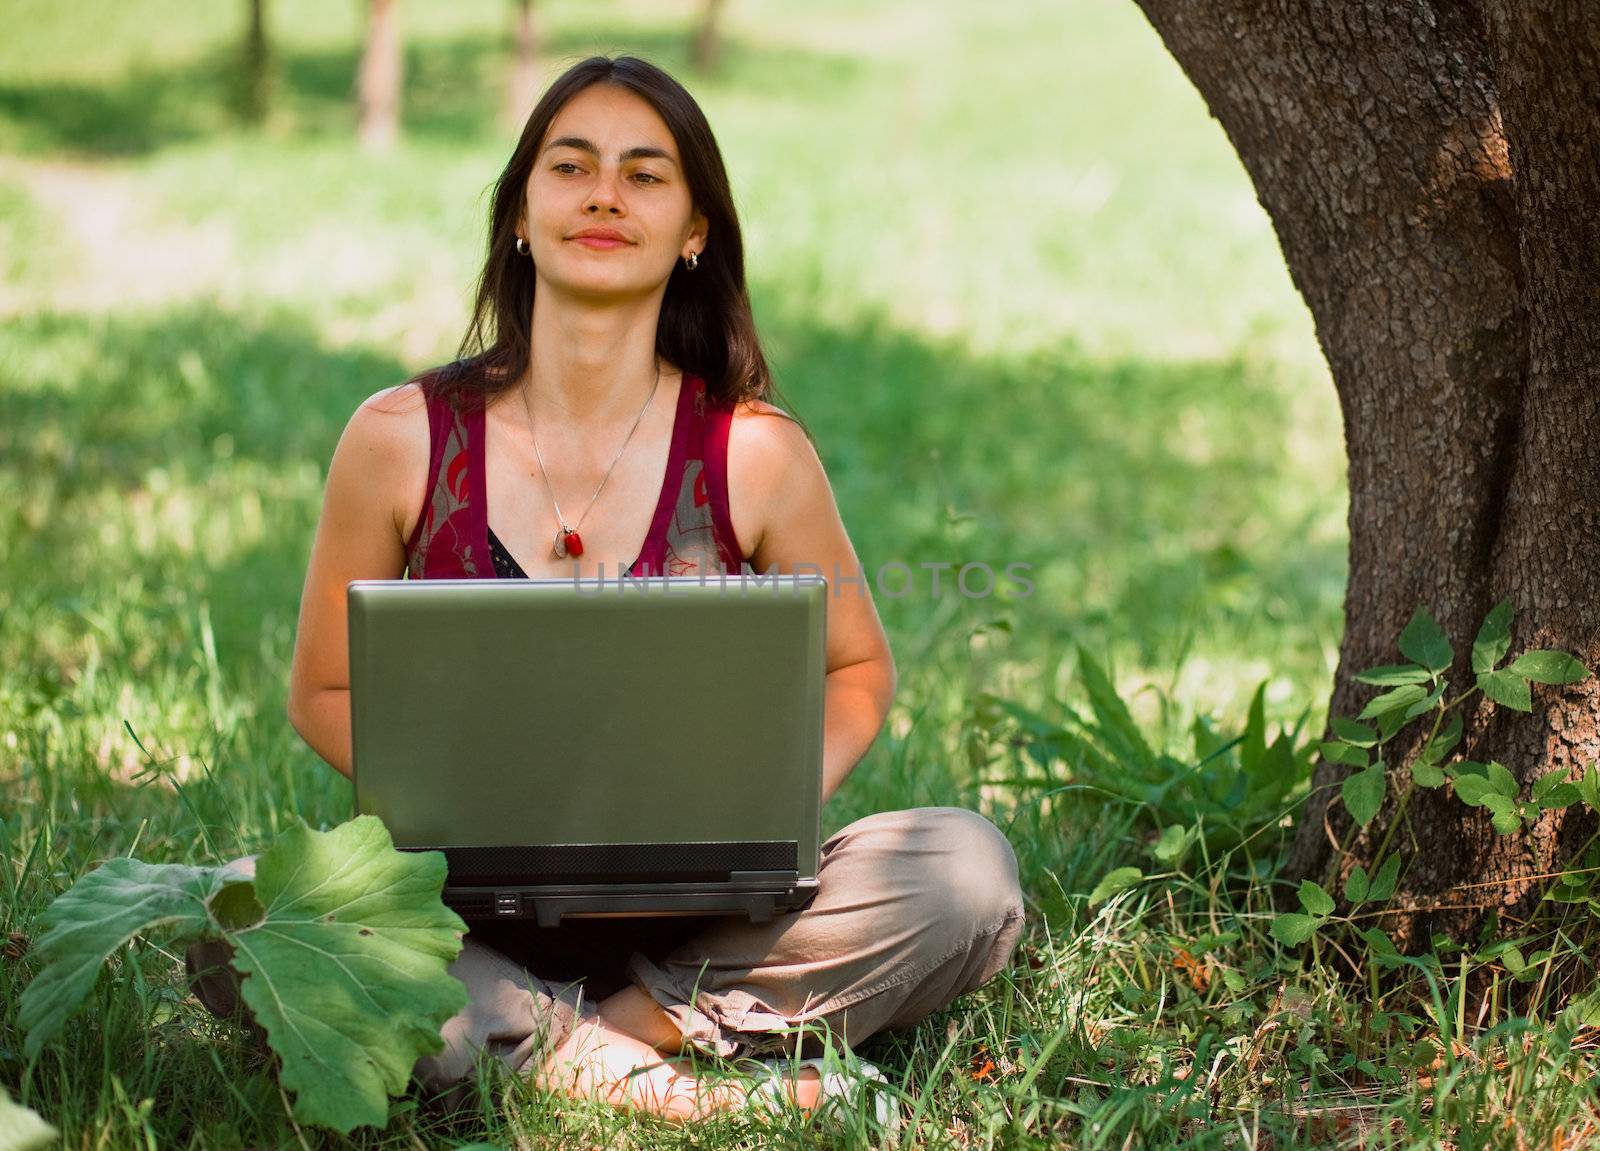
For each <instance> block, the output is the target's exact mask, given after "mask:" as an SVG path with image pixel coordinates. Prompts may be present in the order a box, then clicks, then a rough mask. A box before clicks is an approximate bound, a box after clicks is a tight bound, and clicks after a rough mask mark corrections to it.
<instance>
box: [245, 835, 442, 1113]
mask: <svg viewBox="0 0 1600 1151" xmlns="http://www.w3.org/2000/svg"><path fill="white" fill-rule="evenodd" d="M444 878H445V860H444V855H443V854H442V853H441V852H437V851H428V852H402V851H396V850H395V848H394V844H393V841H392V840H391V839H390V837H389V831H388V829H387V828H386V827H385V826H384V825H383V823H382V821H381V820H379V819H378V818H377V817H375V816H370V815H364V816H359V817H357V818H356V819H353V820H351V821H350V822H348V823H345V824H341V825H340V826H338V827H336V828H334V829H333V830H331V831H327V832H317V831H312V830H311V829H310V828H309V827H307V826H306V825H305V824H304V823H300V824H299V825H298V826H296V827H293V828H291V829H290V830H289V831H288V832H287V833H286V834H285V835H284V836H282V837H281V838H280V839H279V840H278V842H277V843H276V844H274V845H273V846H272V848H271V849H269V850H268V851H266V852H263V853H262V854H261V856H260V857H259V858H258V859H257V861H256V877H255V897H256V900H257V902H258V903H259V904H260V906H261V907H262V909H263V912H264V914H263V918H262V919H261V920H260V922H258V923H255V924H254V925H252V926H249V927H245V928H243V929H241V930H238V931H231V932H229V933H227V939H228V941H229V942H230V943H232V944H233V949H234V956H233V960H232V963H233V966H234V967H235V968H236V969H237V970H238V971H239V973H240V974H241V975H242V976H243V977H244V978H243V980H242V981H241V984H240V994H241V995H242V996H243V998H244V1001H245V1003H246V1004H248V1005H249V1007H250V1009H251V1010H252V1011H253V1012H254V1013H255V1017H256V1021H257V1022H259V1023H260V1024H261V1025H262V1026H263V1027H264V1028H265V1029H266V1032H267V1041H268V1042H269V1043H270V1044H271V1046H272V1049H273V1050H274V1051H275V1052H277V1054H278V1057H279V1058H280V1059H281V1060H282V1062H283V1068H282V1071H281V1072H280V1079H281V1081H282V1083H283V1086H284V1087H285V1088H287V1089H288V1090H290V1091H292V1092H294V1094H295V1103H294V1114H295V1117H296V1118H297V1119H299V1120H300V1121H301V1122H303V1123H315V1124H318V1125H320V1126H324V1127H329V1128H332V1129H334V1130H336V1131H339V1132H341V1133H344V1134H348V1133H349V1132H350V1131H351V1130H352V1129H354V1128H356V1127H358V1126H361V1125H363V1124H372V1125H374V1126H382V1125H383V1124H384V1123H385V1122H386V1121H387V1118H388V1113H389V1111H388V1098H389V1096H391V1095H398V1094H400V1093H401V1092H402V1091H404V1090H405V1088H406V1086H407V1084H408V1083H409V1082H410V1078H411V1069H412V1067H413V1065H414V1064H415V1063H416V1061H417V1059H418V1058H420V1057H421V1056H423V1055H428V1054H434V1053H436V1052H438V1051H439V1050H440V1049H441V1048H442V1047H443V1043H444V1041H443V1038H442V1036H441V1034H440V1032H441V1029H442V1028H443V1026H444V1023H445V1021H446V1020H447V1019H449V1018H450V1016H452V1015H454V1014H455V1013H456V1012H457V1011H459V1010H460V1009H461V1008H462V1007H464V1006H465V1005H466V1002H467V991H466V988H465V987H464V986H463V985H462V983H461V981H460V980H458V979H456V978H455V977H454V976H452V975H451V974H450V973H449V972H448V971H447V970H446V968H447V966H448V964H449V963H450V961H451V960H452V959H454V958H455V957H456V956H457V955H458V954H459V953H460V951H461V937H462V935H463V934H464V933H465V932H466V929H467V927H466V924H465V923H463V922H462V921H461V918H460V917H459V916H457V915H456V914H455V912H453V911H451V910H450V909H449V908H447V907H446V906H445V905H444V903H443V901H442V900H441V899H440V898H439V896H440V892H441V890H442V889H443V886H444Z"/></svg>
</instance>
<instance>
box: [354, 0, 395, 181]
mask: <svg viewBox="0 0 1600 1151" xmlns="http://www.w3.org/2000/svg"><path fill="white" fill-rule="evenodd" d="M398 9H399V3H398V0H368V8H367V47H366V50H365V51H364V52H363V53H362V55H361V73H360V76H359V78H358V87H359V91H360V98H361V132H360V136H361V143H362V145H363V146H364V147H367V148H373V149H384V148H388V147H389V146H391V145H392V144H393V143H394V141H395V139H396V137H398V136H399V135H400V84H401V81H402V80H403V78H404V72H405V66H404V59H403V57H402V55H401V52H400V13H399V11H398Z"/></svg>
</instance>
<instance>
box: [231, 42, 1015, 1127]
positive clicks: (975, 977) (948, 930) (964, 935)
mask: <svg viewBox="0 0 1600 1151" xmlns="http://www.w3.org/2000/svg"><path fill="white" fill-rule="evenodd" d="M770 388H771V384H770V378H769V375H768V371H767V366H766V362H765V360H764V358H763V356H762V353H761V349H760V344H759V342H758V340H757V337H756V332H755V328H754V324H753V321H752V318H751V313H750V307H749V302H748V296H747V293H746V288H745V279H744V261H743V248H742V243H741V239H740V233H739V223H738V219H737V216H736V215H735V212H734V207H733V203H732V198H731V195H730V192H729V189H728V180H727V175H726V172H725V171H724V168H723V164H722V158H721V154H720V152H719V150H718V148H717V144H716V141H715V139H714V138H713V136H712V134H711V129H710V127H709V125H708V124H707V123H706V120H705V117H704V115H703V114H702V112H701V111H700V109H699V107H698V106H697V105H696V104H695V102H694V100H693V98H692V97H691V96H690V95H689V94H688V92H687V91H685V90H684V89H683V87H682V86H680V85H679V84H678V83H677V82H676V81H674V80H673V79H672V78H671V77H669V76H668V75H667V74H666V73H664V72H663V71H661V70H660V69H658V68H656V67H654V66H653V65H651V64H648V63H646V62H644V61H642V60H639V59H635V58H632V57H620V58H618V59H615V60H612V59H607V58H604V57H593V58H590V59H587V60H584V61H582V62H581V63H579V64H577V65H575V66H574V67H573V68H571V69H570V70H569V71H567V72H566V73H565V74H564V75H563V76H562V77H561V78H560V79H558V80H557V81H556V82H555V83H554V84H553V85H552V86H551V88H550V89H549V91H548V92H547V93H546V94H545V95H544V97H543V99H542V100H541V101H540V102H539V105H538V107H536V108H535V109H534V111H533V113H532V115H531V116H530V118H529V120H528V123H527V125H526V127H525V128H524V130H523V133H522V136H521V139H520V140H519V141H518V144H517V147H516V150H515V152H514V153H513V154H512V156H511V160H510V162H509V164H508V165H507V166H506V169H505V171H504V173H502V175H501V177H500V180H499V183H498V184H497V186H496V190H495V195H494V201H493V207H492V209H491V218H490V230H489V251H488V259H487V263H486V265H485V267H484V271H483V275H482V279H481V281H480V285H479V290H478V297H477V306H476V309H475V315H474V318H473V323H472V325H471V326H470V327H469V330H468V336H467V339H466V341H464V343H463V348H462V353H461V358H459V359H458V360H457V361H456V362H454V363H452V364H450V365H448V366H446V367H445V368H442V369H439V370H436V371H434V372H431V373H428V374H426V375H424V376H423V377H421V378H419V379H418V380H415V381H412V382H410V383H407V384H405V385H402V386H400V387H398V388H395V389H391V390H389V391H385V392H381V393H379V394H377V395H375V396H373V397H371V398H370V399H368V400H367V401H366V402H364V403H363V404H362V405H361V407H360V409H359V410H358V411H357V412H356V413H355V415H354V416H353V417H352V419H351V420H350V423H349V426H348V427H347V428H346V429H345V432H344V435H343V437H342V438H341V439H340V441H339V445H338V448H337V450H336V451H335V453H334V456H333V462H332V465H331V467H330V470H329V473H328V482H327V491H326V496H325V503H324V507H323V513H322V517H321V520H320V522H319V524H318V527H317V534H316V540H315V543H314V545H313V548H312V554H311V561H310V569H309V571H308V572H307V575H306V584H305V591H304V597H303V600H302V604H301V614H300V623H299V631H298V635H297V638H296V647H295V657H294V667H293V671H292V675H291V684H290V693H289V714H290V718H291V720H292V721H293V723H294V725H295V727H296V728H297V729H298V730H299V732H300V733H301V735H302V736H304V738H305V739H306V741H307V742H308V743H309V744H310V745H311V746H312V747H313V748H314V749H315V750H316V751H317V752H318V754H320V755H321V756H322V757H323V758H324V759H326V760H327V761H328V762H329V763H330V764H332V765H333V766H334V767H335V768H337V769H338V770H339V771H341V772H343V773H345V774H347V775H348V774H349V773H350V756H351V752H350V712H349V673H348V667H347V656H346V650H347V649H346V618H345V595H344V589H345V585H346V583H347V582H348V581H350V580H352V579H358V578H395V577H398V576H400V575H401V573H402V572H406V571H409V574H410V575H411V577H412V578H423V579H433V578H447V579H448V578H497V577H498V578H514V577H519V576H563V577H570V576H574V575H578V576H583V577H589V576H596V575H603V574H604V572H606V571H610V572H612V573H613V574H615V573H616V572H617V571H618V568H619V566H621V567H625V568H626V569H627V571H628V573H629V574H630V575H633V576H638V575H647V574H648V575H659V574H685V573H693V572H697V571H701V572H713V573H714V572H718V571H731V572H737V571H739V570H741V568H742V567H743V565H745V564H749V565H750V566H751V567H753V568H754V569H756V570H758V571H763V572H766V571H770V570H772V569H774V568H776V569H777V570H779V571H784V572H787V571H791V570H794V569H795V568H796V567H797V566H798V565H804V564H812V565H816V568H817V569H818V570H821V571H822V572H824V573H825V574H827V573H837V572H844V573H847V574H859V562H858V560H857V558H856V554H855V551H854V549H853V547H852V546H851V543H850V540H849V537H848V536H847V534H846V532H845V529H844V526H843V524H842V523H841V522H840V519H839V514H838V511H837V508H836V507H835V504H834V501H833V496H832V492H831V490H830V488H829V485H828V481H827V478H826V476H825V475H824V472H823V469H822V465H821V463H820V461H819V460H818V457H817V454H816V452H815V451H814V450H813V448H812V446H811V443H810V441H809V439H808V438H807V435H806V433H805V431H804V430H803V429H802V428H801V427H800V425H799V424H797V423H796V422H795V421H794V420H792V419H791V418H789V417H788V416H787V415H786V414H785V413H784V412H783V411H782V410H781V409H779V408H777V407H775V406H773V405H772V404H770V403H768V402H766V401H765V400H764V399H763V398H762V397H763V396H765V395H768V394H770ZM619 560H620V561H623V562H622V563H621V564H620V565H619V563H618V561H619ZM602 565H604V566H602ZM852 586H853V587H854V588H855V594H851V593H850V592H849V591H846V592H843V593H841V592H839V591H838V590H837V588H836V589H835V594H834V597H833V599H832V601H831V602H830V604H829V607H828V633H827V669H828V671H827V680H826V704H825V736H824V745H825V748H824V757H823V758H824V765H823V797H824V800H826V798H827V796H828V795H830V794H831V793H832V792H833V791H834V790H835V789H836V788H837V787H838V786H839V784H840V783H841V782H842V781H843V780H844V778H845V776H846V775H847V774H848V773H849V771H850V770H851V768H853V767H854V766H855V764H856V762H857V761H858V760H859V759H860V758H861V757H862V755H864V754H865V752H866V751H867V749H868V747H869V746H870V745H871V743H872V741H873V739H874V738H875V736H876V734H877V732H878V730H879V728H880V727H881V725H882V723H883V720H884V718H885V716H886V714H887V712H888V709H889V705H890V702H891V699H892V697H893V693H894V684H895V671H894V663H893V659H892V657H891V655H890V651H889V645H888V642H887V640H886V638H885V636H884V632H883V628H882V626H881V624H880V622H879V620H878V617H877V614H876V611H875V609H874V608H873V605H872V600H871V598H870V595H869V594H866V593H865V590H864V586H863V585H852ZM450 654H451V653H441V655H443V656H445V657H448V656H449V655H450ZM241 863H242V864H243V865H244V866H246V867H247V868H248V867H249V863H250V861H241ZM818 880H819V884H820V888H819V892H818V895H817V897H816V899H815V900H814V902H813V903H812V905H811V906H810V907H808V908H806V909H805V910H803V911H800V912H793V913H789V914H785V915H780V916H778V917H776V918H775V919H774V920H773V921H772V922H770V923H765V924H754V923H750V922H747V921H744V920H738V919H731V918H722V919H717V918H706V919H695V920H688V921H684V920H664V921H662V920H658V921H644V922H645V926H643V927H642V926H641V921H639V920H629V921H620V922H619V921H609V922H606V921H583V922H579V923H575V924H571V925H563V926H562V927H561V928H557V929H553V930H550V929H546V930H541V929H538V928H531V927H523V926H520V925H516V924H512V925H509V926H508V925H505V924H483V925H481V926H475V927H474V928H473V930H472V932H471V933H470V934H469V935H468V936H467V938H466V940H465V941H464V946H463V951H462V953H461V955H460V957H459V958H458V959H457V960H456V962H455V963H454V964H452V966H451V970H452V972H453V973H454V974H456V975H457V976H458V977H459V978H461V979H462V981H463V982H464V983H465V984H466V985H467V987H468V990H469V992H470V993H471V997H472V998H471V1003H470V1004H469V1006H468V1007H467V1008H466V1009H465V1010H463V1012H462V1013H461V1014H460V1015H458V1016H456V1017H455V1018H453V1019H451V1020H450V1021H449V1022H448V1023H447V1025H446V1026H445V1028H444V1036H445V1038H446V1040H447V1047H446V1049H445V1051H444V1052H443V1053H441V1054H440V1055H438V1056H431V1057H428V1058H425V1059H422V1060H420V1061H419V1062H418V1064H417V1066H416V1070H415V1074H416V1077H417V1078H418V1079H419V1080H420V1081H421V1082H422V1083H423V1084H424V1085H425V1086H428V1087H432V1088H447V1087H456V1086H457V1085H460V1084H462V1083H463V1081H464V1079H465V1077H466V1076H467V1075H468V1073H469V1071H470V1070H471V1067H472V1064H473V1061H474V1060H475V1058H476V1057H477V1055H478V1053H479V1052H480V1051H481V1050H484V1049H488V1050H490V1051H492V1052H493V1053H494V1054H496V1055H498V1056H499V1057H500V1058H501V1059H502V1060H504V1061H505V1063H506V1064H507V1065H508V1066H509V1067H511V1068H512V1069H513V1070H514V1071H518V1072H522V1073H525V1074H530V1075H532V1076H534V1077H535V1078H536V1079H538V1080H539V1081H541V1082H543V1083H545V1084H547V1085H550V1086H552V1087H554V1088H557V1089H560V1090H564V1091H568V1092H571V1093H573V1094H578V1095H589V1096H596V1097H600V1098H604V1099H607V1100H610V1101H612V1102H614V1103H619V1104H629V1105H632V1106H636V1107H640V1108H644V1109H647V1110H652V1111H655V1112H658V1113H660V1114H663V1115H667V1116H670V1117H674V1118H680V1119H681V1118H687V1117H689V1116H692V1115H698V1114H702V1113H704V1112H706V1111H707V1110H710V1109H713V1108H716V1107H721V1106H727V1105H730V1104H734V1103H738V1102H739V1101H740V1100H741V1099H742V1098H743V1094H742V1092H741V1091H739V1090H738V1089H736V1088H733V1087H727V1086H723V1087H718V1088H716V1089H713V1088H712V1087H711V1086H710V1085H708V1084H705V1083H701V1082H700V1081H699V1080H698V1079H697V1078H696V1077H695V1076H694V1074H692V1072H691V1071H690V1070H689V1069H688V1068H687V1066H686V1064H685V1063H684V1062H683V1061H679V1060H672V1059H664V1058H663V1053H666V1054H668V1055H672V1054H677V1053H679V1052H683V1051H686V1050H689V1049H690V1048H693V1049H696V1050H697V1051H698V1052H709V1053H714V1054H717V1055H721V1056H735V1055H760V1054H771V1053H777V1052H783V1051H792V1050H793V1044H794V1035H795V1032H796V1029H797V1027H800V1026H801V1025H804V1024H810V1025H812V1027H813V1029H814V1030H823V1031H826V1032H828V1033H830V1034H832V1035H835V1036H837V1037H838V1038H839V1039H841V1040H842V1041H843V1042H844V1043H845V1044H854V1043H858V1042H859V1041H860V1040H862V1039H864V1038H866V1037H867V1036H868V1035H870V1034H872V1033H874V1032H876V1031H879V1030H881V1029H884V1028H888V1027H894V1026H900V1025H904V1024H908V1023H911V1022H914V1021H915V1020H916V1019H918V1018H921V1017H922V1016H924V1015H926V1014H927V1013H928V1012H930V1011H933V1010H936V1009H938V1008H941V1007H943V1006H944V1005H946V1004H948V1003H949V1002H950V1001H951V1000H953V999H954V998H955V997H956V996H958V995H960V994H962V993H964V992H966V991H968V990H971V989H972V988H974V987H976V986H978V985H979V984H981V983H982V982H984V981H986V980H987V979H988V978H989V977H990V976H992V975H993V974H994V973H995V972H996V971H998V970H999V969H1000V968H1001V967H1003V966H1004V965H1005V963H1006V962H1007V960H1008V958H1009V956H1010V954H1011V951H1012V949H1013V948H1014V946H1015V944H1016V941H1017V938H1018V936H1019V934H1020V932H1021V929H1022V903H1021V894H1020V891H1019V890H1018V886H1017V878H1016V861H1015V858H1014V856H1013V855H1012V852H1011V848H1010V846H1009V845H1008V844H1007V843H1006V841H1005V839H1004V837H1003V836H1001V835H1000V834H999V832H998V831H997V830H996V829H995V828H994V826H993V825H992V824H990V823H989V822H988V821H986V820H984V819H983V818H982V817H981V816H978V815H976V814H975V813H972V812H968V811H962V810H959V809H955V808H923V809H916V810H911V811H899V812H886V813H881V814H879V815H874V816H870V817H868V818H866V819H863V820H860V821H858V822H856V823H854V824H851V825H850V826H849V827H847V828H845V829H844V830H842V831H841V832H839V833H838V834H837V835H835V836H834V837H832V838H831V839H830V840H829V841H828V842H827V843H826V844H825V845H824V847H823V849H822V865H821V868H820V869H819V872H818ZM491 933H493V934H491ZM525 968H526V969H525ZM529 969H531V970H529ZM580 978H581V979H583V987H582V994H581V995H580V994H579V985H578V984H576V983H573V984H570V985H568V986H566V987H564V988H562V987H559V985H558V984H555V983H552V982H550V981H549V980H552V979H574V980H575V979H580ZM608 980H609V982H608ZM596 1003H597V1004H598V1006H596ZM831 1086H832V1084H831V1083H830V1082H823V1081H821V1080H820V1079H819V1076H818V1074H817V1073H816V1070H815V1068H814V1067H806V1068H803V1069H802V1070H801V1072H800V1073H799V1075H798V1076H796V1077H795V1078H794V1079H792V1080H790V1081H785V1082H782V1083H781V1084H780V1085H779V1087H778V1090H780V1091H781V1092H782V1093H783V1094H785V1095H788V1096H790V1097H792V1098H794V1099H795V1100H796V1101H797V1102H798V1104H799V1105H800V1106H801V1107H803V1108H810V1107H812V1106H814V1105H815V1104H816V1103H817V1102H818V1099H819V1096H820V1095H823V1094H826V1092H827V1090H829V1089H831Z"/></svg>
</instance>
